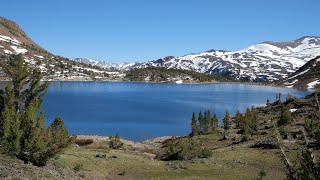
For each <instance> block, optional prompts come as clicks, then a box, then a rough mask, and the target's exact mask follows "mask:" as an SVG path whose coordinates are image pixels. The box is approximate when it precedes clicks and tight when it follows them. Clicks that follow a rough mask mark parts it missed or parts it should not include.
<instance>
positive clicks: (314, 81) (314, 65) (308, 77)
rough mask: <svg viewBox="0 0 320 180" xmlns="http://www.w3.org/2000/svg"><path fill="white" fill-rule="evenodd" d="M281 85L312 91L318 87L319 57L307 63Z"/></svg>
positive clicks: (319, 79)
mask: <svg viewBox="0 0 320 180" xmlns="http://www.w3.org/2000/svg"><path fill="white" fill-rule="evenodd" d="M281 84H283V85H284V86H287V87H294V88H301V89H306V88H308V89H312V88H314V87H315V86H316V85H318V84H319V85H320V56H318V57H316V58H314V59H312V60H310V61H309V62H307V63H306V64H305V65H303V66H302V67H301V68H299V69H298V70H297V71H296V72H295V73H293V74H291V75H290V76H289V77H288V78H286V79H285V80H284V81H283V82H282V83H281Z"/></svg>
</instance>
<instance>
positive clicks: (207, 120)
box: [204, 110, 211, 133]
mask: <svg viewBox="0 0 320 180" xmlns="http://www.w3.org/2000/svg"><path fill="white" fill-rule="evenodd" d="M210 120H211V113H210V111H209V110H208V111H207V113H206V116H205V124H204V132H205V133H207V132H209V129H211V126H210Z"/></svg>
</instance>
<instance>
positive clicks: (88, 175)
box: [0, 133, 285, 179]
mask: <svg viewBox="0 0 320 180" xmlns="http://www.w3.org/2000/svg"><path fill="white" fill-rule="evenodd" d="M221 137H222V135H221V134H219V133H213V134H208V135H201V136H197V137H194V138H198V139H200V140H201V141H202V142H205V144H206V146H207V147H209V148H210V149H212V152H213V156H212V157H211V158H208V159H194V160H189V161H160V160H155V159H152V158H150V157H146V156H144V154H143V153H132V151H131V150H129V151H128V150H126V149H123V150H110V149H107V148H102V147H101V145H102V143H103V142H100V143H98V144H96V146H97V147H98V148H97V147H95V146H93V145H90V147H88V146H86V147H75V146H74V147H70V148H68V149H67V150H66V151H65V152H64V153H63V154H60V155H59V156H57V157H55V158H53V159H52V160H51V161H50V162H49V165H48V167H45V169H44V170H43V168H38V167H35V166H32V165H25V164H23V163H22V162H21V161H19V160H17V159H15V158H12V157H8V156H4V155H0V162H1V163H0V177H1V178H3V177H7V176H8V175H9V177H12V178H13V176H12V174H14V173H16V172H14V173H12V172H11V171H1V164H2V162H3V165H4V163H5V164H10V166H11V165H12V169H13V170H14V171H20V172H23V173H25V176H26V177H28V178H30V179H59V178H64V179H74V178H75V177H76V178H79V179H129V178H131V179H251V178H254V177H257V176H258V174H259V172H260V171H261V170H264V171H265V172H266V177H265V178H266V179H284V178H285V173H284V172H285V171H284V170H285V167H284V164H283V162H282V160H281V154H280V151H279V150H278V149H275V150H261V149H253V148H249V146H250V142H246V143H240V144H236V145H234V146H232V142H233V141H232V140H226V141H218V140H219V139H220V138H221ZM96 155H100V156H101V155H106V158H100V157H99V158H97V157H96ZM112 156H114V157H116V158H109V157H112Z"/></svg>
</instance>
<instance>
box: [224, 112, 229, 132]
mask: <svg viewBox="0 0 320 180" xmlns="http://www.w3.org/2000/svg"><path fill="white" fill-rule="evenodd" d="M229 120H230V115H229V112H228V110H227V111H226V115H225V116H224V118H223V127H224V129H225V130H227V129H229V128H230V122H229Z"/></svg>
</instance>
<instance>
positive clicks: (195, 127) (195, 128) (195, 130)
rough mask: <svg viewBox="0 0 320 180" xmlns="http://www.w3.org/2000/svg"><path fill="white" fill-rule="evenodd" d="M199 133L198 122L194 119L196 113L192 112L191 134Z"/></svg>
mask: <svg viewBox="0 0 320 180" xmlns="http://www.w3.org/2000/svg"><path fill="white" fill-rule="evenodd" d="M198 134H199V129H198V124H197V120H196V115H195V113H194V112H193V113H192V118H191V136H196V135H198Z"/></svg>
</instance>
